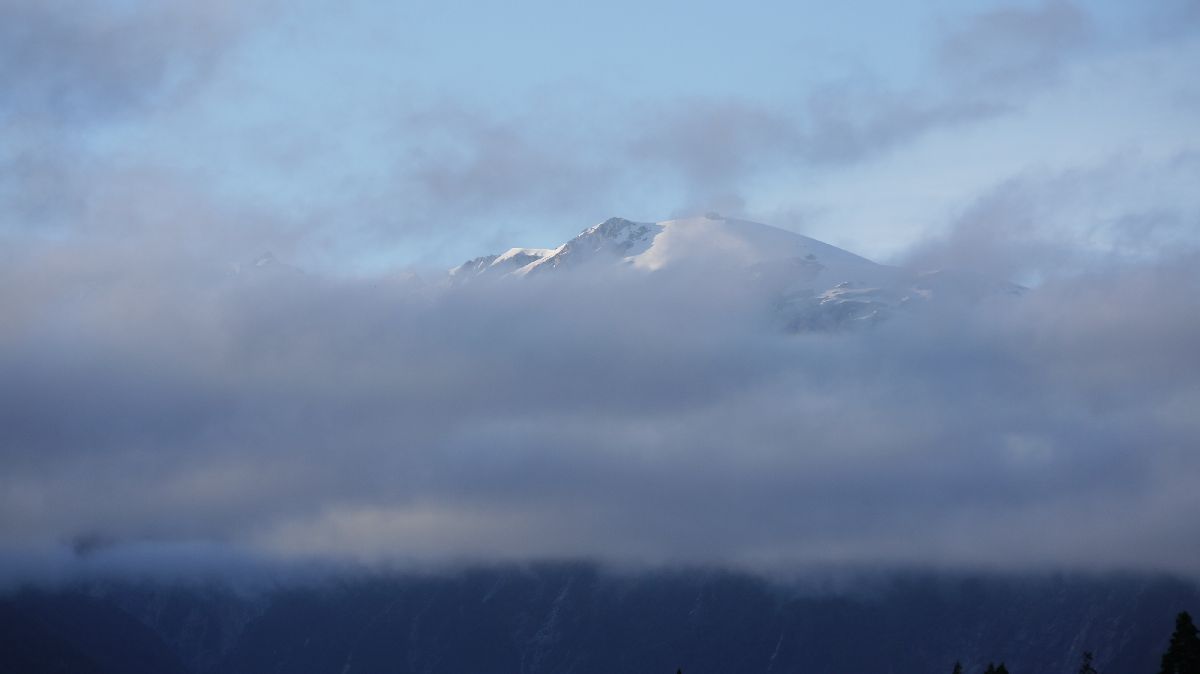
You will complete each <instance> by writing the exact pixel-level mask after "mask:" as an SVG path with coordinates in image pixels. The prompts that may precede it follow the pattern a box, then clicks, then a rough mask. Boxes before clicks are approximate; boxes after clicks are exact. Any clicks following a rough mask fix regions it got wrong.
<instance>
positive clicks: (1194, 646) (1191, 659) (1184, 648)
mask: <svg viewBox="0 0 1200 674" xmlns="http://www.w3.org/2000/svg"><path fill="white" fill-rule="evenodd" d="M1159 672H1160V674H1200V637H1197V636H1196V625H1195V623H1193V622H1192V616H1191V615H1189V614H1188V612H1187V611H1183V612H1182V613H1180V614H1179V615H1177V616H1175V633H1174V634H1172V635H1171V644H1170V645H1169V646H1167V651H1166V652H1165V653H1163V656H1162V667H1161V668H1160V669H1159Z"/></svg>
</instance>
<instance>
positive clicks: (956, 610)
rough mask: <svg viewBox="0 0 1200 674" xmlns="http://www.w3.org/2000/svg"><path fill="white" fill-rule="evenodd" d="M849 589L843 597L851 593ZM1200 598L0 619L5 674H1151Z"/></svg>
mask: <svg viewBox="0 0 1200 674" xmlns="http://www.w3.org/2000/svg"><path fill="white" fill-rule="evenodd" d="M846 580H847V581H848V579H846ZM1197 605H1200V589H1198V588H1197V587H1196V586H1195V585H1192V584H1187V583H1183V582H1178V581H1172V580H1166V579H1158V580H1152V579H1147V578H1068V577H1039V578H1024V579H1022V578H1017V577H1008V578H1000V577H974V578H971V577H965V576H954V577H950V576H944V577H935V576H930V575H915V576H914V575H892V576H874V577H872V578H862V579H858V580H855V581H853V582H841V583H839V584H834V585H828V584H817V585H814V584H811V583H804V584H795V583H778V584H776V583H772V582H769V581H766V580H762V579H760V578H757V577H752V576H745V575H738V574H733V573H726V572H701V571H694V572H660V573H645V574H638V575H632V576H630V575H610V574H606V573H604V572H601V571H600V570H598V569H596V568H594V567H591V566H588V565H541V566H533V567H520V568H518V567H507V568H490V569H481V570H474V571H466V572H461V573H454V574H446V575H439V576H375V577H370V578H356V579H345V580H341V581H336V582H328V583H321V584H317V585H308V584H300V585H294V586H289V587H279V588H276V589H273V590H269V591H265V592H257V591H256V592H251V593H244V592H243V593H239V592H234V591H231V590H228V589H220V588H217V587H214V586H206V585H203V584H179V585H174V586H163V585H137V584H116V585H110V584H96V585H91V586H87V587H82V586H81V587H78V588H75V589H72V590H69V591H55V592H50V591H39V592H33V591H28V592H25V593H21V594H19V595H17V596H10V597H6V598H4V599H3V600H2V601H0V634H2V635H3V640H4V641H3V643H2V644H0V671H2V672H24V673H25V674H37V673H40V672H57V671H62V672H67V671H69V672H78V673H91V672H96V673H100V672H112V673H116V672H124V673H126V674H136V673H140V672H147V673H150V672H153V673H155V674H166V673H170V672H190V673H192V674H204V673H210V672H211V673H213V674H215V673H218V672H229V673H231V674H232V673H238V672H246V673H250V672H280V673H284V672H287V673H307V672H313V673H317V672H427V673H436V672H445V673H447V674H453V673H461V672H475V673H479V674H483V673H487V672H496V673H497V674H500V673H514V672H520V673H528V674H536V673H539V672H574V673H577V674H589V673H595V674H601V673H605V674H620V673H623V672H629V673H631V674H632V673H635V672H638V673H641V672H667V673H670V672H674V671H675V669H676V668H677V667H682V668H683V671H685V672H687V673H688V674H717V673H730V672H738V673H746V674H750V673H755V672H804V673H813V674H835V673H839V672H880V671H887V672H894V673H896V674H906V673H912V674H917V673H924V672H945V673H946V674H948V673H949V672H950V669H951V668H952V666H953V664H954V662H955V661H956V660H960V661H962V662H963V664H964V666H965V671H966V672H967V673H968V674H970V673H971V672H976V673H978V672H982V671H983V668H984V667H985V665H986V663H988V662H1000V661H1003V662H1005V663H1006V665H1007V668H1008V670H1009V671H1010V672H1013V673H1014V674H1020V673H1023V672H1026V673H1049V672H1062V673H1063V674H1072V673H1074V672H1075V671H1077V668H1078V664H1079V661H1080V657H1081V654H1082V653H1083V651H1085V650H1090V651H1093V652H1094V653H1095V666H1096V667H1097V669H1098V670H1099V671H1100V672H1103V673H1113V674H1116V673H1121V672H1129V673H1139V672H1140V673H1144V674H1154V672H1157V671H1158V669H1157V668H1158V662H1159V657H1160V655H1161V654H1162V652H1163V650H1164V648H1166V644H1167V640H1168V638H1169V637H1170V634H1171V627H1172V624H1173V619H1174V616H1175V614H1176V613H1177V612H1178V611H1180V610H1184V609H1186V608H1188V607H1195V606H1197Z"/></svg>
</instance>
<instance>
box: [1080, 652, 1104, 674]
mask: <svg viewBox="0 0 1200 674" xmlns="http://www.w3.org/2000/svg"><path fill="white" fill-rule="evenodd" d="M1079 674H1100V673H1099V672H1097V671H1096V668H1095V667H1093V666H1092V652H1091V651H1084V652H1083V661H1082V662H1080V664H1079Z"/></svg>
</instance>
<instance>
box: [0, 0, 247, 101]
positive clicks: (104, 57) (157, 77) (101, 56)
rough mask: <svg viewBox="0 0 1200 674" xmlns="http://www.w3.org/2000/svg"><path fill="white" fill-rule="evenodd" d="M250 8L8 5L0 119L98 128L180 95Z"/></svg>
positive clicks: (1, 45) (17, 1)
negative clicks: (96, 125)
mask: <svg viewBox="0 0 1200 674" xmlns="http://www.w3.org/2000/svg"><path fill="white" fill-rule="evenodd" d="M245 7H246V6H239V5H238V4H236V3H228V2H223V1H222V2H206V3H192V2H185V3H171V4H157V3H143V2H135V3H131V4H129V5H128V6H126V7H120V8H118V7H114V6H111V5H105V4H104V3H99V4H97V3H47V2H37V1H35V0H4V2H2V3H0V85H2V86H3V88H4V90H5V96H4V99H3V102H0V114H5V115H6V116H9V117H16V118H17V119H19V120H20V119H25V120H30V119H32V120H34V121H36V122H39V123H42V122H54V123H72V124H78V123H92V122H95V121H97V120H102V119H105V118H108V117H110V116H112V115H116V114H122V113H125V112H129V111H133V110H137V109H139V108H142V107H144V106H146V105H149V104H153V103H155V102H160V101H161V99H163V98H164V97H169V96H172V95H175V94H177V93H180V92H183V91H185V90H186V89H187V88H188V87H189V86H191V85H193V84H194V83H196V82H197V81H199V80H201V79H202V78H203V77H204V76H205V75H206V74H207V73H208V71H209V69H210V68H211V67H212V66H213V64H214V63H215V62H216V60H217V59H218V57H219V56H220V54H221V52H222V50H223V49H224V48H225V47H227V46H228V43H229V39H230V38H231V36H233V35H234V34H235V33H236V29H237V27H238V25H239V21H240V19H241V17H242V16H243V15H245V14H247V13H248V10H246V9H245ZM10 121H11V120H10Z"/></svg>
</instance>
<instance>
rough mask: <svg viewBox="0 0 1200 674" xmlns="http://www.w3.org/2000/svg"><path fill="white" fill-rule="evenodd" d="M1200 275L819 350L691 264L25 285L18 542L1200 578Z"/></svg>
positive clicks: (818, 341) (2, 445)
mask: <svg viewBox="0 0 1200 674" xmlns="http://www.w3.org/2000/svg"><path fill="white" fill-rule="evenodd" d="M1021 252H1022V251H1021V250H1020V249H1019V248H1018V249H1016V250H1014V251H1013V253H1014V254H1016V255H1020V254H1021ZM1197 261H1198V260H1197V258H1196V256H1195V255H1194V254H1191V253H1184V254H1164V255H1161V256H1158V257H1155V258H1154V259H1152V260H1143V261H1140V262H1134V263H1131V264H1128V265H1123V266H1114V267H1111V268H1099V267H1097V268H1093V269H1092V270H1091V271H1090V272H1089V273H1088V274H1086V275H1083V276H1078V277H1072V278H1061V279H1056V280H1054V281H1052V282H1049V283H1047V284H1045V285H1043V287H1041V288H1039V289H1038V290H1037V291H1036V292H1033V293H1030V294H1028V295H1027V296H1026V297H1024V298H1022V299H1020V300H1016V301H1011V300H1004V301H997V302H986V303H983V304H979V305H967V306H957V305H955V306H949V307H946V308H945V309H944V310H940V309H930V310H929V311H931V312H932V313H924V314H923V313H920V312H919V310H918V313H916V314H914V315H912V316H909V317H907V318H906V317H904V316H899V317H897V318H896V319H895V320H892V321H890V322H886V323H883V324H881V325H879V326H877V329H875V330H869V331H861V332H852V333H847V334H832V335H783V334H779V333H777V332H774V331H772V330H770V329H769V321H768V320H767V318H766V316H765V312H766V305H767V304H769V302H768V301H767V300H765V299H764V298H761V297H759V296H757V295H756V294H755V291H754V288H751V287H747V286H743V285H741V284H739V283H738V282H736V280H735V279H731V278H725V277H713V276H711V275H708V274H694V273H691V272H680V273H679V274H677V275H670V276H656V277H651V278H650V279H649V280H647V279H643V278H641V277H639V276H637V275H633V274H624V273H617V274H613V275H602V276H592V275H588V274H586V273H585V274H583V275H580V276H565V277H564V276H561V275H556V276H547V277H545V278H543V279H529V280H528V282H525V283H500V284H496V285H490V286H487V285H484V286H475V287H470V288H460V289H457V290H452V291H451V290H434V289H429V288H426V289H425V290H424V291H422V292H417V293H414V292H413V290H412V288H411V287H410V286H408V285H406V284H402V283H399V282H394V283H393V282H386V281H381V280H379V279H375V280H369V281H355V282H348V281H333V280H330V279H326V278H323V277H320V276H318V275H312V274H302V275H254V274H250V275H247V274H244V273H243V274H238V275H231V276H225V277H218V278H216V279H214V280H212V281H211V282H209V283H205V284H196V283H192V282H177V281H176V280H174V279H173V278H172V277H171V275H170V274H164V273H162V270H154V271H153V272H150V271H141V270H136V269H135V270H132V271H129V272H127V274H126V276H127V278H125V280H124V282H122V283H118V284H114V283H112V282H111V281H101V282H100V283H99V285H98V286H97V284H96V281H95V280H92V281H90V282H86V281H85V279H83V278H78V277H72V276H71V272H70V271H69V270H70V269H71V267H69V266H68V267H66V269H67V270H68V271H66V272H63V273H60V274H58V275H45V274H38V273H35V272H33V271H31V270H30V269H29V268H26V269H25V270H24V271H20V272H17V271H13V270H11V269H9V270H7V271H5V272H4V273H5V274H6V276H5V278H4V283H3V284H0V288H3V289H4V291H3V292H4V295H3V297H0V300H2V303H3V304H4V305H5V306H8V305H9V304H10V303H11V302H12V301H13V299H14V298H16V297H17V296H18V294H19V293H18V291H17V290H15V289H16V288H22V289H23V290H21V291H20V294H24V293H26V292H28V291H29V290H30V289H31V288H39V289H40V293H41V297H43V298H44V301H41V302H39V303H37V305H36V306H34V307H32V308H30V309H27V310H26V311H25V312H23V313H20V314H17V316H16V318H15V320H6V321H5V322H4V324H3V328H0V372H2V373H3V374H4V376H3V377H0V382H2V383H0V399H2V400H3V402H4V404H3V405H2V406H0V414H3V422H2V423H0V452H2V456H3V461H4V465H5V467H6V470H5V472H4V475H3V477H2V478H0V500H2V504H3V507H0V512H2V513H4V515H3V517H2V518H0V531H2V533H3V536H2V540H3V541H4V544H3V546H4V551H3V552H4V555H5V556H6V558H9V559H13V560H19V559H26V560H28V559H29V558H30V557H31V556H32V557H36V556H37V555H39V554H50V553H47V552H45V551H47V550H50V551H53V550H61V549H62V548H63V546H67V547H69V546H70V543H71V542H72V541H79V540H104V541H111V542H112V543H111V544H109V545H107V546H103V547H100V548H97V549H95V550H94V551H92V552H90V553H89V554H88V555H87V556H86V557H82V558H78V559H76V560H75V562H72V563H71V564H74V565H76V566H79V567H82V568H87V567H89V566H90V565H103V564H110V565H113V564H117V562H116V561H114V560H119V559H121V556H122V555H124V556H125V557H127V558H129V557H137V558H139V559H140V558H143V557H145V558H147V559H150V558H153V555H152V554H150V553H149V552H147V551H153V550H154V549H156V548H161V549H162V550H164V552H163V559H170V558H171V553H170V552H169V551H170V550H173V549H186V548H187V546H191V545H200V546H201V547H204V548H206V549H215V550H218V551H223V552H221V553H220V554H215V553H214V554H213V555H212V556H211V557H212V559H214V560H219V559H221V558H238V559H252V560H259V561H263V560H266V562H265V563H278V564H284V565H287V564H295V563H300V562H303V561H311V560H326V561H333V562H353V563H363V562H365V563H371V564H401V565H403V564H414V563H444V562H447V561H454V560H464V559H473V560H497V559H542V558H563V557H585V558H597V559H602V560H608V561H614V562H624V563H635V564H640V563H656V562H678V561H685V562H691V563H704V562H710V563H724V564H736V565H748V566H763V565H767V566H770V565H782V564H801V565H802V564H806V563H811V564H817V563H846V564H850V565H855V564H862V565H877V564H904V565H910V564H912V565H920V566H946V567H955V568H963V567H967V568H978V567H995V568H1004V569H1018V568H1045V567H1047V566H1050V567H1056V568H1088V569H1113V568H1133V569H1140V570H1172V571H1177V572H1183V573H1189V574H1193V573H1196V572H1197V571H1200V569H1197V568H1196V566H1195V559H1196V553H1197V552H1200V550H1198V549H1197V545H1196V543H1195V541H1197V540H1200V538H1197V537H1195V536H1194V535H1191V534H1194V533H1195V532H1194V531H1193V530H1191V529H1192V525H1191V524H1190V523H1191V522H1192V521H1193V519H1194V518H1193V517H1192V515H1194V513H1195V512H1197V508H1198V507H1200V502H1198V501H1197V497H1196V496H1195V490H1194V488H1193V487H1194V485H1192V482H1193V480H1192V479H1191V476H1194V475H1195V474H1196V471H1197V469H1200V463H1198V460H1197V457H1196V456H1195V453H1194V452H1193V451H1191V447H1192V445H1193V444H1194V439H1195V438H1196V437H1197V433H1198V432H1200V427H1197V424H1196V421H1195V416H1194V414H1192V410H1194V409H1195V406H1196V404H1198V403H1200V399H1197V394H1196V392H1197V390H1200V386H1198V384H1200V382H1197V380H1196V376H1195V375H1194V374H1193V373H1192V372H1191V369H1189V368H1186V367H1180V365H1181V364H1182V363H1187V362H1190V360H1189V359H1191V358H1192V357H1193V356H1194V353H1193V352H1194V345H1195V343H1197V342H1198V341H1200V321H1198V319H1197V317H1200V306H1196V298H1198V297H1200V292H1197V291H1200V287H1198V286H1200V275H1197V273H1196V269H1197V268H1200V267H1197V265H1196V262H1197ZM139 279H140V280H142V281H143V282H139ZM151 279H152V280H153V281H154V284H153V285H152V284H150V283H149V281H150V280H151ZM89 286H90V287H89ZM84 287H89V289H88V291H87V292H86V293H84V294H83V295H82V296H81V295H80V292H81V290H82V289H83V288H84ZM54 554H60V553H54ZM64 563H65V562H64ZM164 563H165V562H164ZM213 563H219V562H217V561H214V562H213ZM21 568H26V569H27V568H28V567H27V566H25V567H20V565H18V564H17V563H16V562H13V564H12V565H10V566H9V567H8V569H7V570H8V573H9V574H13V573H17V572H18V571H20V569H21Z"/></svg>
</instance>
